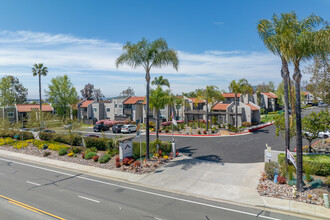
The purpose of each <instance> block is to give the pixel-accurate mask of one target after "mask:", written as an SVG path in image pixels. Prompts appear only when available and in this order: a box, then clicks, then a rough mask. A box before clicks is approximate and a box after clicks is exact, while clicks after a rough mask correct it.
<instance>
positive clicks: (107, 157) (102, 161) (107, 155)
mask: <svg viewBox="0 0 330 220" xmlns="http://www.w3.org/2000/svg"><path fill="white" fill-rule="evenodd" d="M118 159H119V158H118ZM109 160H110V155H109V154H104V155H103V156H102V157H100V158H99V162H100V163H107V162H108V161H109Z"/></svg>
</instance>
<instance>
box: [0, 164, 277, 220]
mask: <svg viewBox="0 0 330 220" xmlns="http://www.w3.org/2000/svg"><path fill="white" fill-rule="evenodd" d="M0 160H3V161H7V162H11V163H16V164H20V165H23V166H28V167H33V168H37V169H40V170H46V171H50V172H53V173H59V174H62V175H66V176H71V177H75V178H79V179H83V180H88V181H91V182H96V183H102V184H105V185H109V186H115V187H119V188H124V189H129V190H132V191H136V192H141V193H145V194H149V195H154V196H158V197H163V198H168V199H172V200H177V201H181V202H186V203H191V204H196V205H201V206H206V207H211V208H215V209H221V210H225V211H230V212H236V213H240V214H244V215H250V216H254V217H256V216H257V214H254V213H251V212H245V211H240V210H236V209H231V208H226V207H221V206H216V205H211V204H208V203H203V202H196V201H193V200H188V199H181V198H178V197H174V196H168V195H164V194H160V193H154V192H149V191H146V190H142V189H137V188H133V187H129V186H122V185H118V184H115V183H109V182H104V181H101V180H95V179H91V178H88V177H83V176H77V175H73V174H69V173H64V172H62V171H57V170H52V169H48V168H44V167H39V166H35V165H31V164H26V163H21V162H17V161H13V160H7V159H3V158H0ZM259 218H264V219H271V220H279V219H278V218H272V217H268V216H259Z"/></svg>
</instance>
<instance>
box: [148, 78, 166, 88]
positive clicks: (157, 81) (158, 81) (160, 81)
mask: <svg viewBox="0 0 330 220" xmlns="http://www.w3.org/2000/svg"><path fill="white" fill-rule="evenodd" d="M151 85H155V86H167V87H168V88H170V83H169V81H168V79H165V78H163V76H159V77H155V79H154V80H153V81H152V82H151Z"/></svg>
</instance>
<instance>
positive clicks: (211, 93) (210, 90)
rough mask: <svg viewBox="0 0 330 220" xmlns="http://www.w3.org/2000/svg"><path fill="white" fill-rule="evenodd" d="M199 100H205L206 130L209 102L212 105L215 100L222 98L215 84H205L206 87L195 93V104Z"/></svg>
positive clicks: (207, 126)
mask: <svg viewBox="0 0 330 220" xmlns="http://www.w3.org/2000/svg"><path fill="white" fill-rule="evenodd" d="M199 100H205V105H206V131H208V128H209V104H210V105H211V106H213V105H214V104H215V103H216V102H218V101H221V100H224V97H223V96H222V94H221V92H220V91H219V90H218V87H217V86H206V89H204V90H200V91H199V92H198V94H197V98H196V104H197V103H198V101H199Z"/></svg>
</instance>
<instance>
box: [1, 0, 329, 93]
mask: <svg viewBox="0 0 330 220" xmlns="http://www.w3.org/2000/svg"><path fill="white" fill-rule="evenodd" d="M290 11H295V12H297V15H298V17H299V18H305V17H307V16H309V15H310V14H312V13H314V14H316V15H318V16H321V17H322V18H323V19H325V20H327V21H329V20H330V19H329V15H330V13H329V11H330V0H310V1H307V0H278V1H270V0H249V1H247V0H240V1H238V0H232V1H222V0H216V1H212V0H199V1H197V0H196V1H194V0H184V1H183V0H166V1H164V0H163V1H161V0H148V1H144V0H139V1H136V0H131V1H127V0H116V1H113V0H104V1H101V0H93V1H92V0H90V1H88V0H30V1H26V0H20V1H19V0H1V3H0V21H1V22H0V77H3V76H5V75H14V76H16V77H18V78H19V80H20V81H21V82H22V83H23V85H24V86H25V87H26V88H28V91H29V95H28V97H29V98H37V97H38V79H37V77H33V76H32V71H31V68H32V67H33V64H34V63H44V65H45V66H47V67H48V70H49V73H48V75H47V76H45V77H43V78H42V91H43V93H44V91H45V90H47V89H48V84H50V81H51V79H52V78H53V77H56V76H63V75H65V74H66V75H68V76H69V78H70V80H71V82H72V83H73V85H74V86H75V87H76V90H77V92H78V94H79V95H80V90H81V89H82V88H83V87H84V85H85V84H87V83H91V84H94V86H95V88H100V89H101V91H102V92H103V94H104V95H105V96H106V97H113V96H117V95H119V93H120V92H121V91H122V90H124V89H126V88H128V87H129V86H130V87H132V88H133V89H134V90H135V93H136V95H138V96H143V95H144V94H145V86H146V82H145V78H144V76H145V72H144V70H143V69H142V68H137V69H132V68H130V67H128V66H120V67H119V68H116V66H115V60H116V58H117V57H118V56H119V55H120V54H121V53H122V46H123V45H124V44H125V43H126V42H128V41H130V42H133V43H135V42H137V41H139V40H141V39H142V38H143V37H144V38H146V39H148V40H150V41H152V40H155V39H158V38H160V37H162V38H164V39H165V40H166V41H167V43H168V46H169V47H170V48H172V49H175V50H176V51H177V52H178V56H179V61H180V64H179V70H178V71H176V70H174V69H173V68H172V67H171V66H168V67H164V68H161V69H152V70H151V77H152V78H154V77H158V76H160V75H163V76H164V77H165V78H167V79H168V80H169V81H170V84H171V90H172V92H173V93H175V94H181V93H182V92H189V91H193V90H195V89H196V88H205V86H206V85H216V86H218V87H219V89H224V90H228V85H229V83H230V81H232V80H238V79H240V78H246V79H247V80H248V81H249V82H250V84H252V85H257V84H260V83H263V82H268V81H274V82H275V83H276V84H277V83H279V82H280V81H281V77H280V68H281V64H280V60H279V58H278V57H276V56H274V55H273V54H271V53H269V52H268V51H267V49H266V48H265V46H264V45H263V42H262V41H261V39H260V38H259V36H258V33H257V30H256V28H257V22H258V21H259V20H260V19H271V17H272V15H273V14H274V13H277V14H280V13H285V12H290ZM307 64H308V63H305V64H302V66H303V67H304V65H305V66H306V65H307ZM291 71H293V69H292V68H291ZM308 78H309V76H308V75H304V76H303V79H305V80H307V79H308Z"/></svg>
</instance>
